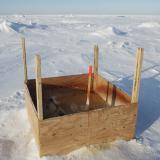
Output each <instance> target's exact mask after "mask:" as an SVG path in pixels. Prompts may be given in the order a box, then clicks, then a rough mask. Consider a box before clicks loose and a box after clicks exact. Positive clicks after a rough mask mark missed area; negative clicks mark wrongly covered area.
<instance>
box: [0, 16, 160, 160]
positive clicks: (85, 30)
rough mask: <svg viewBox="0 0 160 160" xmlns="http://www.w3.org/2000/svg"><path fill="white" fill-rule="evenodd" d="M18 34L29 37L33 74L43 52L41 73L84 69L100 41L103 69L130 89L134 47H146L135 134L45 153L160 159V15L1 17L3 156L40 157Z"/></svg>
mask: <svg viewBox="0 0 160 160" xmlns="http://www.w3.org/2000/svg"><path fill="white" fill-rule="evenodd" d="M20 37H25V38H26V43H27V44H26V45H27V46H26V47H27V62H28V69H29V72H28V73H29V78H34V54H37V53H38V54H40V55H41V57H42V74H43V77H47V76H57V75H69V74H76V73H77V74H78V73H85V72H87V70H88V65H89V64H90V63H92V61H93V45H94V44H98V45H99V47H100V68H99V69H100V73H101V74H102V75H103V76H105V77H106V78H108V79H109V80H111V81H112V82H113V83H115V84H117V85H118V86H120V87H121V88H123V89H124V90H125V91H127V92H128V93H129V94H130V93H131V87H132V79H133V70H134V62H135V51H136V48H137V47H143V48H144V49H145V56H144V63H143V71H142V81H141V91H140V102H139V103H140V105H139V113H138V122H137V130H136V137H137V138H136V139H133V140H131V141H129V142H125V141H117V142H114V143H113V145H112V146H111V147H110V148H108V149H103V150H100V149H98V148H95V147H94V146H90V147H83V148H81V149H79V150H77V151H74V152H72V153H70V154H68V155H67V156H63V157H59V156H53V157H43V158H42V159H43V160H61V159H63V160H64V159H67V160H74V159H77V160H80V159H84V160H89V159H93V160H99V159H101V160H103V159H105V160H107V159H113V160H117V159H119V160H124V159H128V160H129V159H131V160H135V159H137V160H141V159H144V160H151V159H155V160H158V159H160V138H159V137H160V17H158V16H157V17H153V16H146V17H145V16H72V15H66V16H65V15H59V16H20V15H13V16H0V159H3V160H22V159H23V160H38V159H39V157H38V153H37V148H36V146H35V142H34V139H33V136H32V134H31V129H30V125H29V123H28V121H27V115H26V110H25V108H24V96H23V66H22V54H21V48H20Z"/></svg>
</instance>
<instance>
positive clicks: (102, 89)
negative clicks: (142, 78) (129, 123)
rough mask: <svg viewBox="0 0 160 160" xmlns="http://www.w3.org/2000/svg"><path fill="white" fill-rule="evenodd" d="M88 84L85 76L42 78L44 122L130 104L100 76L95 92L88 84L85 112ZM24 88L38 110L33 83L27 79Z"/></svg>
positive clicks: (123, 95)
mask: <svg viewBox="0 0 160 160" xmlns="http://www.w3.org/2000/svg"><path fill="white" fill-rule="evenodd" d="M87 84H88V74H81V75H70V76H62V77H51V78H43V79H42V93H43V94H42V102H43V116H44V119H47V118H51V117H57V116H64V115H68V114H73V113H79V112H84V111H88V110H96V109H99V108H104V107H116V106H118V105H125V104H129V103H130V100H131V98H130V96H129V95H128V94H126V93H125V92H123V91H122V90H121V89H119V88H118V87H116V86H115V85H113V84H112V83H111V82H109V81H107V80H105V79H104V78H102V77H101V76H100V75H99V76H98V83H97V87H96V90H93V80H92V82H91V86H92V87H91V94H90V105H89V109H86V97H87ZM27 86H28V90H29V92H30V95H31V98H32V101H33V103H34V106H35V109H36V110H37V107H36V106H37V100H36V81H35V80H34V79H33V80H28V82H27Z"/></svg>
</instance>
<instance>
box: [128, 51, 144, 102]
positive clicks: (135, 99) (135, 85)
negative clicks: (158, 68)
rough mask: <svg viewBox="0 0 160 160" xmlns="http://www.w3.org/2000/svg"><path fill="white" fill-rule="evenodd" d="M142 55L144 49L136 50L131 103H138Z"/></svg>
mask: <svg viewBox="0 0 160 160" xmlns="http://www.w3.org/2000/svg"><path fill="white" fill-rule="evenodd" d="M143 54H144V49H143V48H138V49H137V53H136V66H135V72H134V79H133V88H132V97H131V103H138V98H139V88H140V79H141V69H142V61H143Z"/></svg>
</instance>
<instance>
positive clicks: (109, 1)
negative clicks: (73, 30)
mask: <svg viewBox="0 0 160 160" xmlns="http://www.w3.org/2000/svg"><path fill="white" fill-rule="evenodd" d="M0 14H116V15H126V14H127V15H129V14H133V15H160V0H0Z"/></svg>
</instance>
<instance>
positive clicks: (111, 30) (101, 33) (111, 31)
mask: <svg viewBox="0 0 160 160" xmlns="http://www.w3.org/2000/svg"><path fill="white" fill-rule="evenodd" d="M126 34H127V32H124V31H121V30H120V29H118V28H116V27H107V28H105V29H100V30H98V31H96V32H93V33H91V35H94V36H98V37H107V36H124V35H126Z"/></svg>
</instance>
